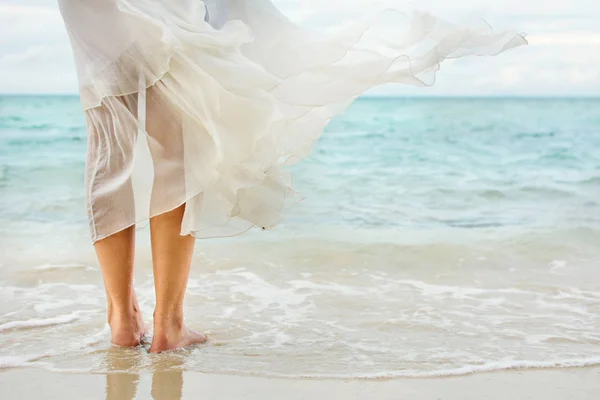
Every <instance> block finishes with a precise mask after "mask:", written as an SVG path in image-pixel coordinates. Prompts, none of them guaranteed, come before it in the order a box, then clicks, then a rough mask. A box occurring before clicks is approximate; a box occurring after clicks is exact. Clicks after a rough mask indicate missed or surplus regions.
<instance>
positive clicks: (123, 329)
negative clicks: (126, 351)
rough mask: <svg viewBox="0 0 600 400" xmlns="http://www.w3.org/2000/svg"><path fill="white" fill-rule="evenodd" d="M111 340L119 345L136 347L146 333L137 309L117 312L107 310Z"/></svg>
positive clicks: (142, 319)
mask: <svg viewBox="0 0 600 400" xmlns="http://www.w3.org/2000/svg"><path fill="white" fill-rule="evenodd" d="M108 324H109V325H110V333H111V342H112V343H113V344H115V345H117V346H121V347H136V346H139V345H140V343H141V342H142V338H143V337H144V335H145V334H146V325H145V324H144V318H143V317H142V313H141V312H139V310H137V309H136V310H134V311H133V312H127V313H122V312H121V313H118V312H114V311H113V312H109V320H108Z"/></svg>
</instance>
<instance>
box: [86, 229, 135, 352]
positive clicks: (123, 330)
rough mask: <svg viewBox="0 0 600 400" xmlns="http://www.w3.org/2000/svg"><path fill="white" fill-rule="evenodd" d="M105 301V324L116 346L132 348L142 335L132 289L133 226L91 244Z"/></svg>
mask: <svg viewBox="0 0 600 400" xmlns="http://www.w3.org/2000/svg"><path fill="white" fill-rule="evenodd" d="M94 246H95V248H96V253H97V254H98V260H99V261H100V266H101V269H102V276H103V277H104V287H105V289H106V299H107V301H108V323H109V325H110V329H111V339H112V342H113V343H114V344H116V345H119V346H123V347H133V346H137V345H139V344H140V342H141V340H142V337H143V336H144V320H143V318H142V314H141V312H140V308H139V305H138V301H137V297H136V295H135V291H134V289H133V260H134V254H135V226H132V227H129V228H127V229H125V230H123V231H121V232H118V233H116V234H114V235H112V236H109V237H107V238H106V239H102V240H99V241H97V242H96V243H95V245H94Z"/></svg>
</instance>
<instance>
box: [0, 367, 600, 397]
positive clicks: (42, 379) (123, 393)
mask: <svg viewBox="0 0 600 400" xmlns="http://www.w3.org/2000/svg"><path fill="white" fill-rule="evenodd" d="M599 392H600V368H573V369H558V370H521V371H517V370H515V371H503V372H495V373H487V374H475V375H467V376H462V377H450V378H431V379H395V380H382V381H366V380H300V379H273V378H261V377H248V376H233V375H214V374H203V373H199V372H185V371H183V372H182V371H170V372H164V371H163V372H157V373H154V374H139V375H138V374H108V375H104V374H66V373H55V372H47V371H43V370H38V369H10V370H4V371H2V372H0V398H2V399H6V400H12V399H19V400H23V399H46V400H51V399H60V400H71V399H73V400H76V399H77V400H80V399H81V400H83V399H105V400H131V399H154V400H177V399H226V400H234V399H248V400H252V399H261V400H264V399H286V400H294V399H321V398H327V399H332V400H333V399H344V400H353V399H377V400H392V399H394V400H397V399H411V400H412V399H414V400H420V399H424V400H425V399H427V400H428V399H436V400H437V399H443V400H459V399H460V400H465V399H467V400H468V399H478V400H483V399H489V400H496V399H498V400H505V399H510V400H519V399H523V400H525V399H529V400H531V399H534V400H535V399H544V400H568V399H575V400H587V399H590V400H591V399H597V398H598V397H597V396H598V393H599Z"/></svg>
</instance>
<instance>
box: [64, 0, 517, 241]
mask: <svg viewBox="0 0 600 400" xmlns="http://www.w3.org/2000/svg"><path fill="white" fill-rule="evenodd" d="M59 3H60V6H61V11H62V14H63V18H64V20H65V24H66V27H67V30H68V32H69V35H70V38H71V42H72V46H73V50H74V54H75V61H76V65H77V70H78V77H79V83H80V94H81V102H82V105H83V108H84V110H85V114H86V119H87V125H88V134H89V141H88V156H87V163H86V188H87V205H88V216H89V220H90V227H91V233H92V238H93V240H94V241H96V240H100V239H102V238H105V237H107V236H110V235H112V234H114V233H116V232H118V231H120V230H122V229H125V228H127V227H129V226H131V225H133V224H135V223H136V222H140V221H144V220H147V219H148V218H150V217H151V216H154V215H158V214H161V213H164V212H166V211H169V210H171V209H174V208H176V207H178V206H180V205H182V204H184V203H185V204H186V209H185V215H184V220H183V223H182V226H181V234H182V235H187V234H192V235H194V236H195V237H197V238H205V237H219V236H231V235H236V234H239V233H242V232H244V231H246V230H248V229H250V228H251V227H253V226H259V227H262V228H270V227H273V226H274V225H276V224H277V223H278V222H280V220H281V218H282V212H283V211H284V209H285V207H286V204H289V203H290V202H293V199H294V198H296V197H297V196H296V195H295V192H294V191H293V189H292V185H291V177H290V175H289V173H288V172H286V171H284V169H283V167H285V166H288V165H291V164H293V163H294V162H296V161H298V160H301V159H302V158H304V157H306V155H307V154H308V153H309V151H310V149H311V147H312V145H313V144H314V142H315V141H316V140H317V139H318V137H319V136H320V135H321V133H322V131H323V129H324V127H325V126H326V125H327V123H328V122H329V121H330V120H331V118H332V117H334V116H335V115H336V114H338V113H339V112H340V111H342V110H343V109H344V108H345V107H347V106H348V105H349V104H350V103H351V102H352V101H353V100H354V99H355V98H356V97H357V96H358V95H360V94H361V93H363V92H364V91H366V90H368V89H370V88H372V87H374V86H377V85H380V84H384V83H388V82H400V83H406V84H411V85H430V84H432V83H433V81H434V77H435V73H436V71H437V70H438V68H439V63H440V62H441V61H443V60H444V59H447V58H455V57H462V56H466V55H494V54H498V53H500V52H502V51H504V50H507V49H509V48H512V47H515V46H519V45H522V44H525V43H526V41H525V39H524V37H523V36H522V35H519V34H517V33H515V32H512V31H508V32H501V33H492V32H490V31H489V28H488V27H487V26H486V25H483V27H482V28H473V27H462V26H457V25H453V24H451V23H448V22H444V21H442V20H439V19H436V18H434V17H433V16H431V15H429V14H423V13H415V14H413V15H410V16H408V15H406V14H403V13H400V12H398V11H395V10H391V9H390V10H385V11H381V12H378V13H374V14H373V16H371V17H368V18H365V19H364V20H363V21H360V22H356V23H354V24H353V25H351V26H350V27H349V28H347V29H346V30H344V31H342V32H338V33H336V34H330V35H327V34H324V33H318V32H315V31H312V30H308V29H303V28H300V27H298V26H296V25H294V24H293V23H292V22H290V21H289V20H288V19H287V18H286V17H285V16H283V15H282V14H281V13H280V12H279V10H278V9H277V8H276V7H275V6H274V5H273V4H272V3H271V2H270V1H269V0H207V1H204V2H202V1H198V0H174V1H173V0H85V1H83V0H59ZM390 21H392V22H390Z"/></svg>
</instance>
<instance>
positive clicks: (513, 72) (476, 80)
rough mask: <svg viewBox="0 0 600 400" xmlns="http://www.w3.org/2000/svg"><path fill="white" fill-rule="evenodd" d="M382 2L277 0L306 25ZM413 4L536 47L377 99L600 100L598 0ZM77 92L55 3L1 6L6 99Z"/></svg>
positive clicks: (0, 83) (0, 0)
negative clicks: (520, 36)
mask: <svg viewBox="0 0 600 400" xmlns="http://www.w3.org/2000/svg"><path fill="white" fill-rule="evenodd" d="M72 1H85V0H72ZM172 1H174V0H172ZM378 2H379V0H275V1H274V3H275V4H276V5H277V6H278V7H279V8H280V9H281V10H282V11H283V12H284V13H285V14H286V15H288V16H289V17H290V18H291V19H292V20H294V21H296V22H298V23H299V24H306V25H315V24H317V25H318V24H319V23H321V22H322V23H323V24H325V23H327V22H331V21H338V20H348V19H351V18H353V17H355V16H356V15H358V14H360V12H361V11H362V10H364V7H368V6H372V3H378ZM414 4H418V6H416V8H419V9H422V10H426V11H430V12H432V13H434V14H437V15H440V16H442V17H445V18H448V19H450V20H453V21H460V20H462V19H465V18H466V17H471V18H472V17H481V18H485V20H486V21H488V23H490V24H491V25H492V26H493V27H494V29H495V30H501V29H505V28H515V29H517V30H518V31H519V32H523V33H526V34H527V38H528V40H529V42H530V45H529V46H527V47H521V48H518V49H514V50H511V51H509V52H506V53H504V54H502V55H501V56H499V57H486V58H481V57H470V58H465V59H461V60H456V61H450V62H445V63H444V64H443V66H442V70H441V71H440V73H439V75H438V79H437V82H436V85H435V86H434V87H433V88H412V87H408V86H400V85H395V86H386V87H383V88H379V89H376V90H374V91H372V92H370V94H375V95H401V96H403V95H406V96H412V95H451V96H455V95H475V96H479V95H484V96H485V95H514V96H600V23H599V21H600V1H598V0H452V1H449V0H419V1H418V3H417V2H415V3H414ZM315 21H317V22H315ZM76 92H77V77H76V73H75V67H74V65H73V60H72V54H71V48H70V44H69V40H68V37H67V34H66V32H65V29H64V26H63V22H62V19H61V16H60V13H59V11H58V6H57V2H56V0H0V93H57V94H58V93H60V94H64V93H76Z"/></svg>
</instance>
